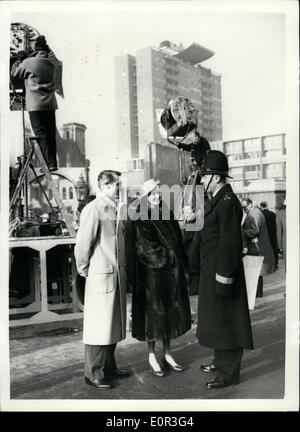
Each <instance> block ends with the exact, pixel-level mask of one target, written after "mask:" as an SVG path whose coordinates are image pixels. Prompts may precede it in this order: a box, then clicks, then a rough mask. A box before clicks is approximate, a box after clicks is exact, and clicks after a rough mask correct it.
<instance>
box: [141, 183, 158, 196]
mask: <svg viewBox="0 0 300 432" xmlns="http://www.w3.org/2000/svg"><path fill="white" fill-rule="evenodd" d="M158 185H160V181H159V180H154V179H150V180H147V181H145V182H144V183H143V184H142V187H141V195H140V196H139V198H143V197H144V196H146V195H149V193H150V192H152V191H153V190H154V189H155V188H156V187H157V186H158Z"/></svg>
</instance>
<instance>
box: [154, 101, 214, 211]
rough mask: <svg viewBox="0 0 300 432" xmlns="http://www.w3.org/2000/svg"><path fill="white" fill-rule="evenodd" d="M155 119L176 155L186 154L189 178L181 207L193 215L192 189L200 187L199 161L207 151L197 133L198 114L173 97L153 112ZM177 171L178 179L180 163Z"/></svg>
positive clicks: (208, 146) (190, 103)
mask: <svg viewBox="0 0 300 432" xmlns="http://www.w3.org/2000/svg"><path fill="white" fill-rule="evenodd" d="M157 111H158V110H157ZM157 115H158V116H159V124H160V127H159V129H160V132H161V135H162V136H163V137H164V138H166V139H167V140H168V142H169V143H170V144H173V145H176V146H177V148H178V149H179V150H180V151H185V152H188V153H190V164H189V168H190V170H191V175H190V176H189V178H188V180H187V182H186V183H185V188H184V192H183V200H182V203H181V207H182V205H183V202H184V203H185V204H188V205H190V206H191V207H192V208H193V210H194V211H195V210H196V209H195V208H194V207H195V205H194V201H195V200H194V197H195V190H196V185H200V183H201V167H202V163H203V159H204V157H205V155H206V153H207V151H208V150H210V145H209V142H208V141H207V140H206V139H205V138H204V137H203V136H201V135H200V133H199V131H198V130H197V125H198V110H197V109H196V107H195V106H194V105H193V103H192V102H191V101H190V100H189V99H188V98H185V97H183V96H177V97H175V98H174V99H172V100H171V101H170V102H169V104H168V107H167V108H165V109H164V110H162V111H161V110H160V111H159V112H157ZM180 171H181V172H180V176H181V178H182V177H183V176H182V162H181V159H180ZM190 185H192V188H188V186H190ZM203 199H204V198H203Z"/></svg>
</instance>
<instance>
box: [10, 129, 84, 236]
mask: <svg viewBox="0 0 300 432" xmlns="http://www.w3.org/2000/svg"><path fill="white" fill-rule="evenodd" d="M26 141H27V143H28V145H29V148H30V150H29V153H28V154H27V155H26V158H25V162H24V164H23V167H22V168H21V170H20V174H19V177H18V181H17V185H16V187H15V190H14V192H13V195H12V198H11V201H10V206H9V209H10V210H11V209H12V208H13V206H14V205H15V202H16V200H17V198H18V196H19V194H20V191H21V188H22V186H23V183H24V180H25V178H26V174H27V172H28V168H29V167H30V168H31V169H32V170H33V173H34V174H35V177H36V179H37V180H38V182H39V184H40V187H41V188H42V185H41V183H40V181H39V179H38V177H37V175H36V173H35V171H34V168H33V166H32V163H31V162H32V158H33V156H34V154H35V155H36V157H37V159H38V161H39V164H40V167H41V170H42V172H43V173H44V175H45V179H46V183H47V186H48V188H49V189H51V190H52V193H53V197H54V199H55V201H56V204H57V206H58V209H59V211H60V213H61V214H62V217H63V220H64V222H65V223H66V226H67V229H68V231H69V233H70V235H71V236H72V237H75V236H76V231H75V229H74V227H73V217H72V215H71V214H69V213H68V212H67V211H66V208H65V205H64V203H63V201H62V199H61V196H60V194H59V191H58V189H57V186H56V184H55V181H54V180H53V179H52V177H51V173H50V171H49V168H48V165H47V162H46V160H45V158H44V156H43V153H42V151H41V148H40V145H39V140H38V138H36V137H28V138H26ZM25 187H27V186H26V185H25ZM42 190H43V189H42ZM43 193H44V195H45V196H46V198H47V201H48V203H50V201H49V199H48V197H47V195H46V193H45V191H44V190H43Z"/></svg>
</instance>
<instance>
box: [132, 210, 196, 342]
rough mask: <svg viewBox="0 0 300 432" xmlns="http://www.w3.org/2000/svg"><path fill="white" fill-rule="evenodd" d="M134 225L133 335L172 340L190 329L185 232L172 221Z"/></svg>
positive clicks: (146, 338) (138, 221)
mask: <svg viewBox="0 0 300 432" xmlns="http://www.w3.org/2000/svg"><path fill="white" fill-rule="evenodd" d="M161 219H162V218H161V212H160V218H159V220H150V214H149V218H148V220H141V219H139V220H137V221H135V222H132V224H133V229H132V230H131V233H132V245H133V255H134V259H133V264H132V269H131V270H133V271H131V276H129V279H130V280H131V283H132V335H133V337H135V338H137V339H138V340H147V341H156V340H163V339H173V338H176V337H178V336H180V335H182V334H184V333H186V332H187V331H188V330H189V329H190V328H191V312H190V303H189V296H188V290H187V282H186V277H185V270H186V271H187V269H188V258H187V256H186V254H185V250H184V245H183V240H182V233H181V230H180V228H179V225H178V222H177V221H175V220H174V217H173V215H172V214H171V220H161Z"/></svg>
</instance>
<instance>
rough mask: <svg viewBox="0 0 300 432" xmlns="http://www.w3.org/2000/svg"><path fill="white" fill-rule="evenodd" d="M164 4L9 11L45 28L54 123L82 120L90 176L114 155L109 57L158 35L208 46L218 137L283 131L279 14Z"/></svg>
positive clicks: (113, 100)
mask: <svg viewBox="0 0 300 432" xmlns="http://www.w3.org/2000/svg"><path fill="white" fill-rule="evenodd" d="M167 3H168V2H157V3H156V4H157V5H158V6H159V7H158V6H157V7H155V6H152V8H149V7H145V6H143V5H142V4H141V3H137V2H136V3H135V5H134V6H133V7H131V8H129V7H128V9H126V2H123V6H122V8H123V10H120V7H112V6H110V7H109V6H107V7H106V8H105V9H103V8H102V9H99V10H98V11H95V10H93V11H91V9H90V8H88V7H87V8H86V10H85V11H81V12H78V11H76V10H74V7H75V6H74V7H68V11H66V12H63V11H60V12H58V10H59V4H58V2H53V3H52V4H56V5H57V6H55V9H56V12H49V11H37V9H36V8H33V7H32V8H31V10H28V11H22V12H14V13H12V14H11V20H12V22H13V21H15V22H24V23H26V24H28V25H31V26H33V27H34V28H36V29H37V30H38V31H39V32H40V33H41V34H45V35H46V38H47V40H48V43H49V45H50V46H51V48H52V49H53V51H54V52H55V53H56V55H57V57H58V58H59V59H60V60H62V61H63V85H64V92H65V99H61V98H60V97H59V96H57V99H58V103H59V110H58V111H57V125H58V127H59V128H60V127H61V125H62V124H63V123H66V122H73V121H74V122H79V123H84V124H85V125H86V126H87V131H86V152H87V157H88V158H90V159H91V174H92V176H95V175H96V172H98V171H99V169H102V168H104V167H105V168H107V167H110V166H112V167H113V166H114V163H115V157H116V156H117V155H116V151H115V144H116V133H115V129H116V127H117V125H116V114H115V103H116V97H115V85H114V80H115V77H114V57H115V56H117V55H120V54H126V53H129V54H133V55H135V53H136V51H137V50H139V49H141V48H144V47H147V46H156V47H157V46H158V45H159V43H160V42H161V41H162V40H165V39H168V40H170V41H172V42H175V43H180V42H181V43H183V45H184V47H188V46H189V45H190V44H192V43H193V42H197V43H199V44H201V45H203V46H205V47H207V48H209V49H211V50H212V51H214V52H215V55H214V56H213V57H212V58H211V59H209V60H207V61H205V62H203V63H202V64H203V66H205V67H208V68H211V69H212V70H213V71H215V72H218V73H220V74H221V75H222V102H223V113H222V114H223V139H224V140H231V139H238V138H245V137H254V136H259V135H267V134H273V133H283V132H285V131H286V118H285V116H286V113H285V103H286V101H285V96H286V87H285V86H286V39H285V38H286V22H285V15H284V14H282V13H271V12H269V13H259V12H256V13H255V12H254V13H249V12H233V11H232V12H224V11H221V10H217V11H214V12H207V11H205V10H201V9H199V8H198V10H192V8H191V7H188V3H186V5H185V7H181V10H179V11H175V10H173V11H172V8H170V6H169V5H167ZM205 3H206V2H201V1H200V2H194V4H198V5H199V4H200V5H203V4H205ZM219 3H220V4H221V3H222V2H219ZM237 3H239V4H243V1H240V2H237ZM71 4H73V3H72V2H68V5H70V6H71ZM110 4H115V5H119V6H120V4H119V3H117V2H116V3H114V2H110ZM128 4H129V3H128ZM144 5H145V3H144ZM153 5H154V4H153ZM178 5H179V6H180V5H181V6H182V3H181V2H179V3H177V6H178ZM177 6H176V7H177ZM129 9H131V10H129ZM162 108H164V107H162Z"/></svg>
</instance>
